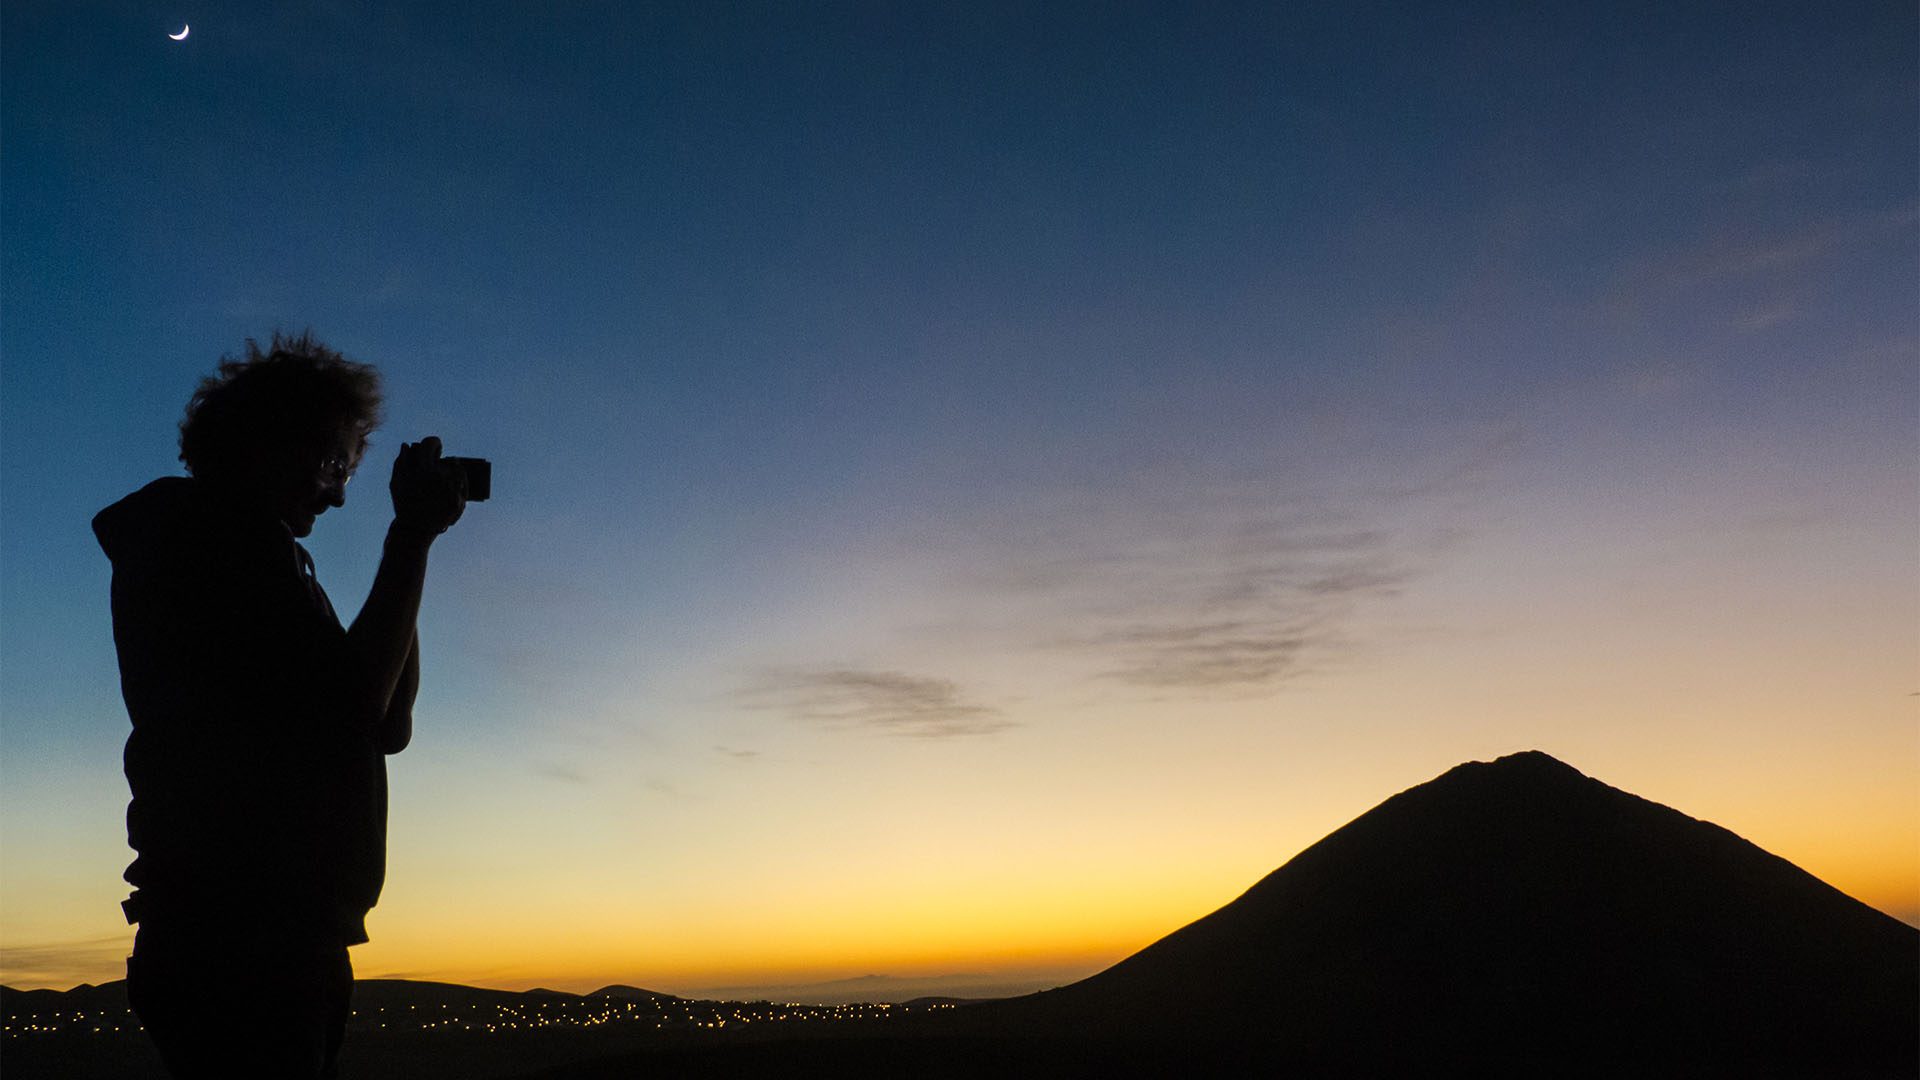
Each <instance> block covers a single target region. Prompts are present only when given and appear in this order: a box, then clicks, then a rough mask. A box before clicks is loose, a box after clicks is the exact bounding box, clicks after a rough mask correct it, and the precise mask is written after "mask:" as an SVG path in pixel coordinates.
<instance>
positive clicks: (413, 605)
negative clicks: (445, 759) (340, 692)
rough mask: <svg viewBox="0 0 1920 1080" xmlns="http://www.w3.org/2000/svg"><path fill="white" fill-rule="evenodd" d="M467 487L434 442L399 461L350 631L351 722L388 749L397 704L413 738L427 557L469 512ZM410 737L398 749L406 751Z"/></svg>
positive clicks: (403, 451) (409, 450)
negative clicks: (367, 584)
mask: <svg viewBox="0 0 1920 1080" xmlns="http://www.w3.org/2000/svg"><path fill="white" fill-rule="evenodd" d="M465 481H466V478H465V475H464V474H462V473H461V472H460V470H458V469H447V468H442V467H441V465H440V440H439V439H436V438H433V437H431V436H429V437H428V438H426V439H423V440H422V441H420V442H418V443H412V444H408V445H405V446H402V447H401V448H400V457H399V459H398V460H396V461H395V462H394V463H393V483H392V485H391V489H392V492H393V524H392V525H391V526H389V527H388V529H387V543H386V550H385V553H384V554H383V555H382V556H381V558H380V569H379V570H378V571H376V572H375V574H374V577H373V588H372V590H371V591H369V592H368V594H367V602H366V604H365V605H364V606H362V607H361V608H360V614H359V615H358V616H356V617H355V618H354V620H353V625H352V626H351V627H349V628H348V630H347V648H348V654H349V656H350V657H351V660H352V665H353V667H352V670H351V671H350V672H349V674H348V686H347V688H346V689H347V701H346V707H347V713H348V717H349V718H350V720H351V722H353V723H355V724H356V725H357V726H361V727H364V728H365V729H367V730H371V731H373V732H374V733H375V734H376V736H377V737H378V741H379V742H380V743H381V744H382V745H383V748H384V747H385V746H387V745H393V744H394V742H395V740H394V739H393V738H390V737H389V736H390V735H391V734H392V732H391V731H390V730H389V728H390V723H389V721H391V719H392V718H393V715H394V711H395V706H396V704H398V705H399V706H400V712H401V713H402V714H403V715H404V716H405V717H406V727H407V729H408V730H407V732H406V738H410V737H411V727H412V706H413V696H414V693H415V692H416V691H417V690H418V688H419V677H420V666H419V658H418V656H417V655H416V650H417V647H418V644H419V641H418V636H417V634H416V632H415V623H416V620H417V619H418V618H419V616H420V596H421V593H422V592H423V591H424V589H425V587H426V580H427V551H428V549H429V548H431V547H432V546H433V541H434V540H435V539H436V538H437V537H439V535H440V533H441V532H443V531H444V530H445V529H446V528H447V527H448V526H450V525H452V524H453V523H454V522H456V521H458V520H460V514H461V513H462V511H464V510H465V509H466V502H467V500H466V491H465V487H466V483H465ZM403 691H404V692H403ZM406 738H400V739H398V745H399V746H404V745H405V744H406ZM388 752H389V753H394V752H397V750H390V751H388Z"/></svg>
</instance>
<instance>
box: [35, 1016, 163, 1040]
mask: <svg viewBox="0 0 1920 1080" xmlns="http://www.w3.org/2000/svg"><path fill="white" fill-rule="evenodd" d="M4 1028H5V1034H6V1037H7V1038H9V1039H17V1038H20V1037H22V1036H28V1035H54V1034H59V1033H62V1032H66V1033H72V1032H82V1033H88V1032H91V1033H93V1034H99V1035H111V1034H113V1033H114V1032H116V1031H141V1030H144V1029H142V1028H141V1026H140V1018H139V1017H138V1016H135V1015H134V1014H133V1010H132V1009H113V1010H108V1011H96V1012H70V1013H67V1012H53V1013H46V1014H44V1015H42V1014H40V1013H27V1014H24V1015H17V1016H9V1017H7V1018H6V1021H5V1024H4Z"/></svg>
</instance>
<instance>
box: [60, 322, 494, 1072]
mask: <svg viewBox="0 0 1920 1080" xmlns="http://www.w3.org/2000/svg"><path fill="white" fill-rule="evenodd" d="M379 412H380V383H379V374H378V372H376V371H375V370H374V369H373V368H372V367H370V366H367V365H364V364H356V363H352V362H350V361H347V360H344V359H342V358H341V357H340V355H339V354H338V353H335V352H333V351H331V350H329V349H327V348H326V347H325V346H323V345H321V344H320V343H319V342H317V341H315V340H314V339H313V338H312V336H311V335H310V334H303V335H301V336H299V337H297V338H285V337H282V336H281V335H279V334H275V335H274V338H273V341H272V343H271V344H270V345H269V347H268V348H267V350H266V351H264V352H262V351H261V350H260V348H259V346H258V345H256V344H255V343H254V342H252V341H248V342H247V346H246V349H245V351H244V355H243V356H241V357H240V358H238V359H234V358H224V359H223V360H222V361H221V363H220V365H219V369H218V371H217V372H216V373H215V374H214V375H212V376H209V377H208V378H206V379H204V380H202V382H201V383H200V386H199V388H198V389H197V390H196V391H195V393H194V395H193V398H192V400H191V401H190V402H189V403H188V405H187V413H186V418H185V419H184V420H183V421H181V424H180V459H181V460H182V461H183V462H185V463H186V467H187V471H188V473H190V474H191V475H190V476H188V477H177V476H176V477H167V478H164V479H160V480H156V481H154V482H153V483H151V484H148V485H147V486H146V487H144V488H141V489H140V490H139V491H137V492H134V493H133V494H132V495H129V496H127V497H126V498H124V499H122V500H120V501H119V502H117V503H115V504H113V505H112V506H110V507H108V508H107V509H105V510H103V511H101V512H100V514H99V515H98V516H96V517H95V518H94V520H93V528H94V533H95V535H96V536H98V537H99V540H100V546H101V547H102V548H104V549H105V550H106V553H107V556H108V557H109V558H110V559H112V561H113V637H114V644H115V645H116V646H117V648H118V650H119V656H120V684H121V690H122V693H123V695H124V696H125V698H126V703H127V714H128V716H129V717H130V718H131V719H132V721H133V733H132V735H131V736H130V737H129V738H128V739H127V748H126V770H127V783H128V785H129V786H130V787H131V788H132V791H133V801H132V803H131V804H130V805H129V806H128V808H127V842H128V844H129V845H130V846H131V847H133V849H134V850H135V852H136V853H137V854H136V858H135V859H134V861H133V864H132V865H131V866H129V867H128V868H127V873H126V878H127V881H128V882H129V883H130V884H132V885H133V886H134V891H133V894H132V896H131V897H130V898H129V899H128V900H127V901H126V905H125V907H126V912H127V920H128V921H129V922H135V923H138V924H139V926H140V929H139V932H138V934H137V936H136V937H135V941H134V948H133V955H132V956H131V957H130V958H129V959H128V961H127V989H128V995H129V997H131V998H132V1001H133V1006H134V1009H135V1010H136V1011H137V1012H138V1013H139V1015H140V1019H141V1022H142V1024H143V1025H144V1026H145V1028H146V1030H147V1032H148V1034H149V1035H150V1036H151V1037H152V1039H153V1041H154V1044H155V1045H156V1046H158V1047H159V1049H160V1053H161V1056H162V1057H163V1058H164V1059H165V1060H166V1063H167V1067H168V1068H169V1069H170V1070H171V1071H172V1072H173V1074H174V1075H175V1076H177V1077H229V1076H232V1077H249V1078H268V1077H272V1078H281V1077H302V1078H306V1077H326V1076H332V1075H334V1072H335V1068H336V1060H337V1056H338V1053H339V1047H340V1039H341V1034H342V1032H343V1031H344V1029H345V1024H346V1017H347V1014H348V1003H349V999H350V997H351V994H352V990H353V969H352V967H351V965H350V963H349V961H348V958H347V947H348V946H350V945H355V944H359V943H360V942H363V941H365V940H367V933H366V927H365V921H364V920H365V916H366V913H367V911H368V910H369V909H371V908H372V907H373V905H374V902H375V901H376V900H378V899H379V896H380V887H381V884H382V882H383V880H384V878H385V875H386V818H387V776H386V762H385V759H384V756H383V755H385V754H394V753H398V752H400V751H401V750H402V749H404V748H405V747H406V745H407V742H408V740H409V739H410V738H411V736H412V727H413V721H412V711H413V699H414V694H415V692H416V690H417V689H418V687H419V679H420V651H419V641H418V639H417V637H416V635H415V632H414V620H415V617H416V615H417V614H418V612H419V609H420V594H421V587H422V584H423V582H424V581H425V578H426V570H427V550H428V548H429V546H430V545H431V544H432V543H433V540H434V538H435V537H437V536H438V535H440V534H441V533H442V532H444V531H445V530H446V529H447V527H448V526H450V525H452V524H453V523H454V522H455V521H457V520H459V518H460V515H461V513H462V511H463V510H464V508H465V506H466V489H465V480H464V476H463V474H462V473H461V472H460V470H459V469H457V468H455V467H453V466H452V465H450V464H445V463H442V462H441V461H440V442H439V440H438V439H435V438H427V439H425V440H422V441H421V442H418V443H413V444H408V445H405V446H402V447H401V449H400V454H399V458H398V460H396V461H395V462H394V467H393V480H392V483H391V492H392V496H393V507H394V520H393V524H392V526H391V527H390V528H389V529H388V531H387V539H386V548H385V553H384V555H383V557H382V558H381V561H380V569H379V572H378V573H377V574H376V576H375V578H374V583H373V588H372V591H371V592H370V594H369V595H368V597H367V602H366V605H365V606H364V607H362V608H361V610H360V615H359V617H358V618H356V619H354V621H353V626H352V628H351V629H342V628H341V626H340V621H339V619H338V618H337V617H336V616H335V615H334V612H333V607H332V605H331V604H329V603H328V601H327V596H326V593H325V592H323V591H322V590H321V588H320V583H319V582H318V581H316V580H315V579H314V574H313V561H312V559H310V558H309V557H308V555H307V552H306V549H304V548H302V547H301V546H300V544H299V543H298V542H296V539H295V538H296V537H303V536H306V535H307V534H308V533H309V532H310V531H311V530H312V529H313V524H314V519H315V518H317V517H318V516H319V515H321V514H323V513H325V512H326V511H327V509H328V508H329V507H335V506H340V505H342V503H343V502H344V500H345V497H346V485H347V481H348V480H350V479H352V477H353V473H354V470H355V468H356V467H358V465H359V463H360V457H361V454H362V453H363V452H364V451H365V449H366V441H367V434H368V433H369V432H370V431H372V430H373V429H374V427H375V426H377V424H378V423H379Z"/></svg>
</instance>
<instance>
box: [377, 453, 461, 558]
mask: <svg viewBox="0 0 1920 1080" xmlns="http://www.w3.org/2000/svg"><path fill="white" fill-rule="evenodd" d="M387 490H388V491H390V492H392V494H393V520H394V524H396V525H398V526H400V527H401V528H402V529H405V530H407V531H409V532H417V533H423V534H425V535H428V536H437V535H439V534H440V533H443V532H446V531H447V529H448V527H450V526H451V525H452V524H453V523H454V522H456V521H459V520H460V515H461V514H463V513H465V512H466V509H467V474H466V472H465V470H463V469H460V468H459V467H457V466H454V465H449V464H446V463H444V462H442V461H441V460H440V439H439V437H438V436H435V435H429V436H427V437H426V438H424V439H422V440H420V441H419V442H417V443H403V444H401V446H400V456H399V457H397V458H395V459H394V462H393V480H392V482H391V483H389V484H388V485H387Z"/></svg>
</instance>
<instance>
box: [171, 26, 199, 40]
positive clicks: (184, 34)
mask: <svg viewBox="0 0 1920 1080" xmlns="http://www.w3.org/2000/svg"><path fill="white" fill-rule="evenodd" d="M192 29H193V25H192V24H191V23H188V24H185V25H183V26H181V27H180V32H179V33H177V34H168V35H167V36H168V37H170V38H172V39H173V40H175V41H185V40H187V32H188V31H190V30H192Z"/></svg>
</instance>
